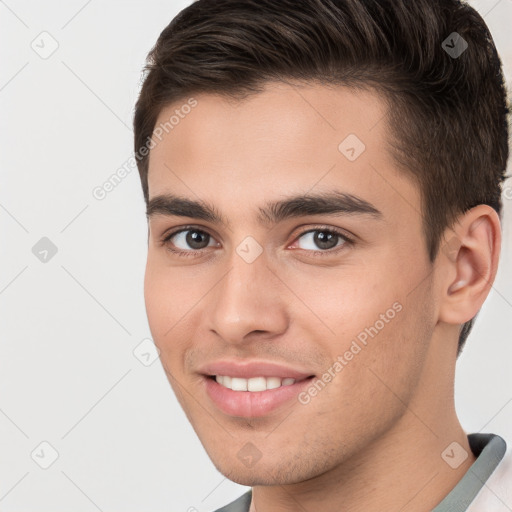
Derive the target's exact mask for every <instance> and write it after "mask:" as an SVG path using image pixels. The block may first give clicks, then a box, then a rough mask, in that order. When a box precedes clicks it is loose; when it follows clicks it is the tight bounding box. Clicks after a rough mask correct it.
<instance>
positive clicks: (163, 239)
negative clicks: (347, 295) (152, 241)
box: [159, 224, 355, 256]
mask: <svg viewBox="0 0 512 512" xmlns="http://www.w3.org/2000/svg"><path fill="white" fill-rule="evenodd" d="M308 226H310V227H309V228H308V229H304V230H303V231H299V232H298V233H297V234H296V235H295V236H294V238H293V241H292V242H291V243H290V244H288V245H287V246H286V247H287V248H288V247H290V245H293V244H294V243H295V242H296V241H297V240H298V239H299V238H301V237H303V236H304V235H306V234H308V233H311V232H315V231H329V232H331V233H334V234H336V235H337V236H339V237H340V238H341V239H342V240H343V242H344V243H343V244H341V245H340V246H335V247H333V248H331V249H324V250H321V249H318V250H316V251H314V250H310V249H299V250H301V251H306V252H307V253H309V254H313V255H322V254H325V255H332V254H335V253H337V252H338V251H341V250H343V248H344V247H345V246H346V245H348V244H354V243H355V237H354V236H353V235H352V236H351V235H348V234H346V232H345V230H342V229H341V228H338V227H334V226H329V225H311V224H308ZM193 230H196V231H199V232H201V233H205V234H207V235H208V236H210V237H211V238H213V239H214V240H215V241H217V240H216V237H214V236H213V235H212V234H211V233H210V232H209V229H208V228H204V227H201V226H198V225H185V226H180V227H178V228H175V229H170V230H166V231H164V233H163V234H162V235H161V236H160V237H159V242H160V245H162V246H166V245H167V244H168V243H169V241H170V239H171V238H172V237H173V236H175V235H177V234H179V233H182V232H183V231H193ZM208 248H209V247H204V248H203V249H188V250H184V249H170V248H168V250H169V251H170V252H171V253H173V254H182V255H186V256H191V255H199V254H201V253H202V252H203V251H205V250H206V249H208ZM293 250H297V249H293Z"/></svg>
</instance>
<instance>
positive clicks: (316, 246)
mask: <svg viewBox="0 0 512 512" xmlns="http://www.w3.org/2000/svg"><path fill="white" fill-rule="evenodd" d="M297 240H303V242H305V243H303V245H302V247H300V246H299V248H300V249H306V250H311V251H319V250H320V251H327V250H329V249H334V248H335V247H341V246H343V245H345V244H346V243H347V242H350V240H349V239H348V237H346V236H345V235H343V234H341V233H339V232H338V231H334V230H332V229H313V230H310V231H306V232H305V233H302V235H300V236H299V237H298V239H297Z"/></svg>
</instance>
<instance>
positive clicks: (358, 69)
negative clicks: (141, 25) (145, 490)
mask: <svg viewBox="0 0 512 512" xmlns="http://www.w3.org/2000/svg"><path fill="white" fill-rule="evenodd" d="M507 115H508V108H507V103H506V91H505V87H504V82H503V76H502V71H501V63H500V60H499V57H498V55H497V53H496V49H495V46H494V44H493V40H492V37H491V35H490V34H489V32H488V29H487V27H486V25H485V23H484V21H483V20H482V18H481V17H480V16H479V15H478V14H477V12H475V10H473V9H472V8H471V7H469V6H468V5H467V4H465V3H462V2H460V1H459V0H415V1H414V2H411V1H409V0H367V1H361V0H301V1H296V0H280V1H276V0H206V1H205V0H199V1H197V2H195V3H193V4H192V5H191V6H189V7H188V8H186V9H184V10H183V11H182V12H181V13H180V14H179V15H178V16H177V17H176V18H175V19H174V20H173V21H172V22H171V23H170V25H169V26H168V27H167V28H166V29H165V30H164V31H163V32H162V34H161V35H160V38H159V39H158V42H157V43H156V45H155V47H154V48H153V50H152V51H151V53H150V55H149V58H148V66H147V75H146V78H145V81H144V84H143V87H142V90H141V93H140V98H139V100H138V102H137V105H136V111H135V120H134V127H135V150H136V157H137V160H138V164H139V171H140V175H141V179H142V187H143V192H144V197H145V200H146V203H147V214H148V221H149V250H148V260H147V268H146V279H145V300H146V309H147V314H148V320H149V324H150V328H151V332H152V335H153V338H154V341H155V344H156V345H157V346H158V348H159V349H160V357H161V361H162V364H163V367H164V368H165V371H166V373H167V376H168V379H169V382H170V384H171V386H172V387H173V389H174V391H175V393H176V396H177V398H178V400H179V402H180V404H181V406H182V407H183V409H184V411H185V413H186V415H187V417H188V419H189V420H190V422H191V424H192V426H193V428H194V429H195V431H196V433H197V435H198V436H199V438H200V440H201V442H202V444H203V445H204V448H205V450H206V451H207V453H208V455H209V456H210V458H211V460H212V461H213V463H214V464H215V466H216V467H217V468H218V470H219V471H220V472H221V473H223V474H224V475H225V476H226V477H228V478H229V479H231V480H233V481H235V482H238V483H240V484H242V485H247V486H251V487H252V490H251V491H249V492H248V493H246V494H244V496H242V497H241V498H240V499H239V500H237V501H235V502H233V503H232V504H230V505H228V506H226V507H224V508H222V509H221V510H222V511H225V512H227V511H231V512H235V511H251V512H256V511H257V512H284V511H297V510H302V511H317V510H322V511H324V512H339V511H340V510H347V511H348V510H350V511H362V510H364V511H366V512H371V511H383V510H385V511H390V510H393V511H399V510H407V511H418V512H419V511H427V510H435V511H437V512H439V511H450V512H456V511H463V510H473V511H483V510H485V511H495V512H496V511H506V510H512V495H511V489H512V478H511V474H512V473H511V472H512V470H511V461H510V455H509V454H508V455H506V456H505V451H506V443H505V441H504V440H503V439H502V437H500V436H498V435H495V434H493V433H474V434H470V435H467V434H466V433H465V431H464V430H463V428H462V427H461V425H460V423H459V421H458V418H457V415H456V412H455V408H454V396H453V386H454V372H455V363H456V359H457V355H458V354H459V353H460V350H461V349H462V347H463V345H464V342H465V340H466V338H467V336H468V334H469V332H470V329H471V325H472V321H473V319H474V318H475V316H476V315H477V313H478V311H479V310H480V308H481V306H482V304H483V302H484V301H485V299H486V297H487V295H488V293H489V290H490V288H491V286H492V283H493V281H494V278H495V276H496V272H497V268H498V260H499V253H500V247H501V232H500V215H501V197H500V194H501V184H502V182H503V180H504V172H505V169H506V164H507V158H508V129H507Z"/></svg>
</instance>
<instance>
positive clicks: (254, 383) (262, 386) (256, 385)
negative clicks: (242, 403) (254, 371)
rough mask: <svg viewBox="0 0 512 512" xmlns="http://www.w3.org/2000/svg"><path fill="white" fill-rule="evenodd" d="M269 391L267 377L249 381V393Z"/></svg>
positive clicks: (253, 378) (254, 378)
mask: <svg viewBox="0 0 512 512" xmlns="http://www.w3.org/2000/svg"><path fill="white" fill-rule="evenodd" d="M266 389H267V381H266V379H265V377H252V378H250V379H249V380H248V381H247V390H248V391H265V390H266Z"/></svg>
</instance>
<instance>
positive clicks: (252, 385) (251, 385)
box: [208, 375, 314, 393]
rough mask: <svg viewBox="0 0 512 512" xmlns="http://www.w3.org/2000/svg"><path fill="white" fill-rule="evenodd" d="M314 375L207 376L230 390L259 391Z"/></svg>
mask: <svg viewBox="0 0 512 512" xmlns="http://www.w3.org/2000/svg"><path fill="white" fill-rule="evenodd" d="M313 377H314V375H310V376H309V377H305V378H302V379H292V378H290V377H286V378H281V377H250V378H248V379H245V378H243V377H231V376H229V375H209V376H208V378H210V379H212V380H215V381H216V382H217V383H218V384H220V385H221V386H222V387H224V388H227V389H231V390H232V391H247V392H253V393H254V392H261V391H269V390H272V389H278V388H281V387H285V386H291V385H293V384H295V383H296V382H302V381H304V380H307V379H312V378H313Z"/></svg>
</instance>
